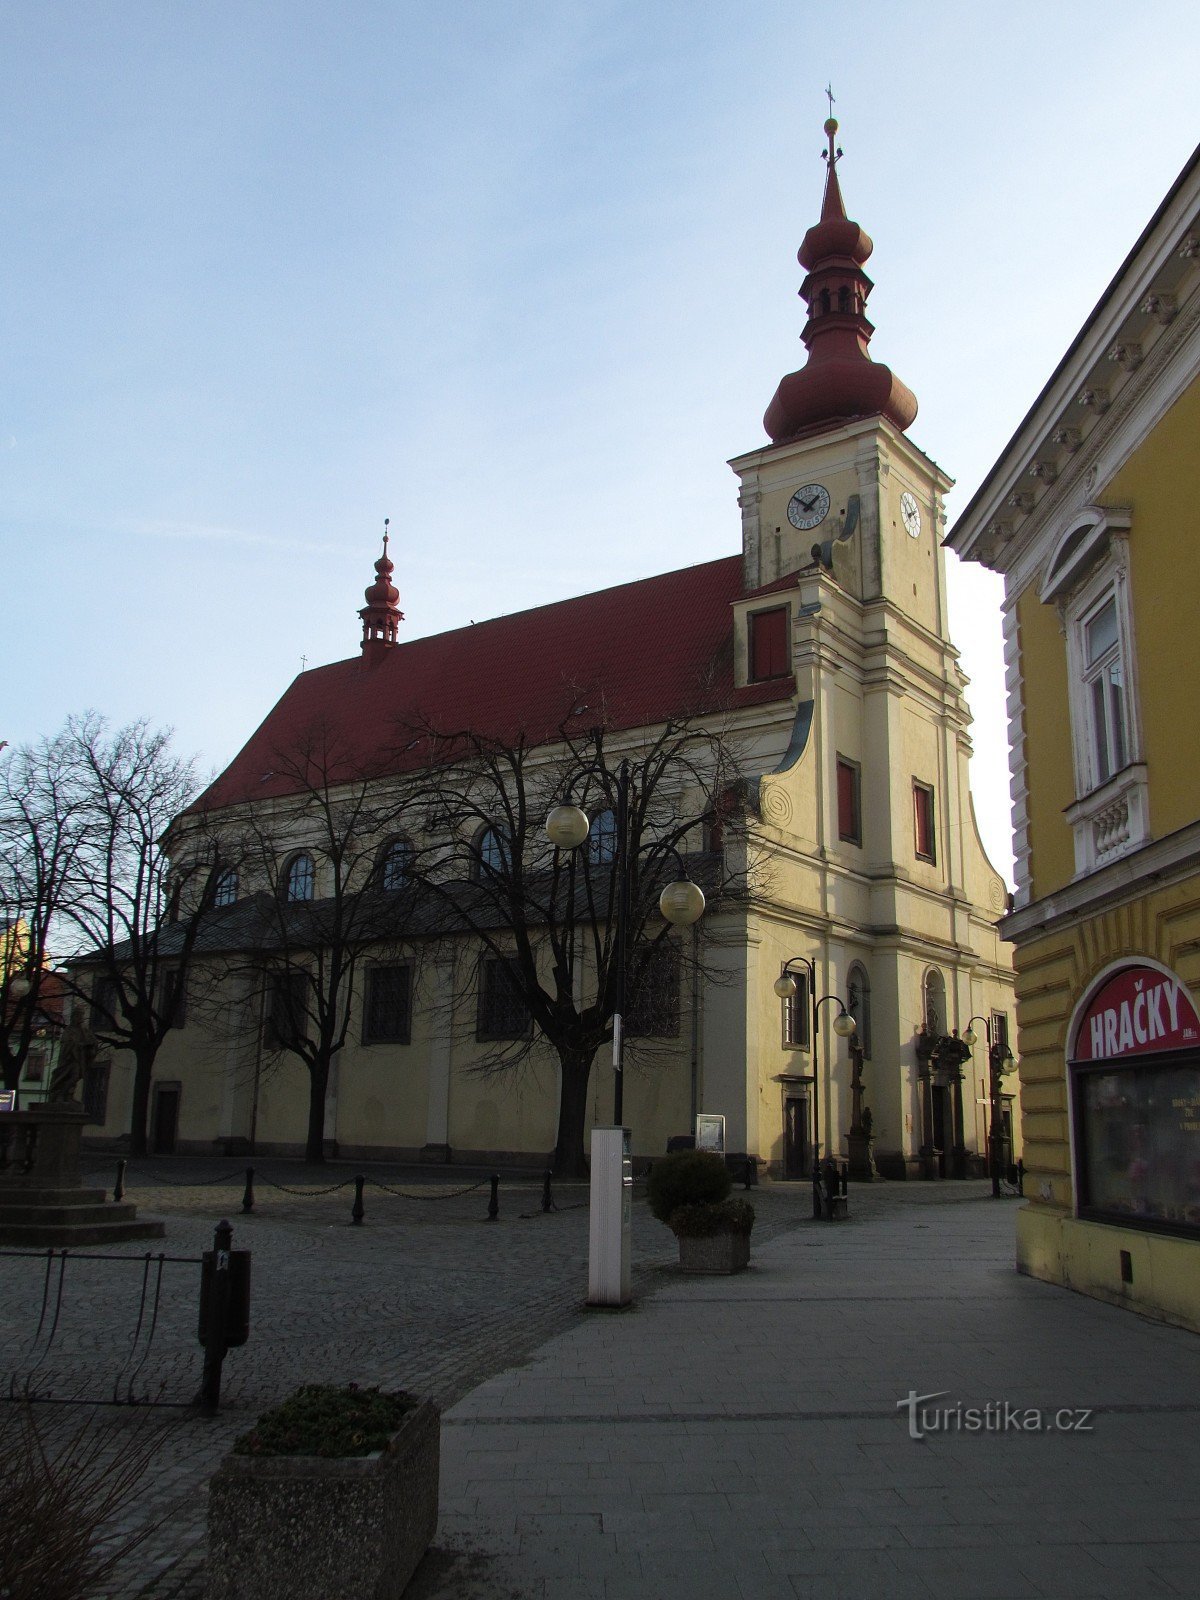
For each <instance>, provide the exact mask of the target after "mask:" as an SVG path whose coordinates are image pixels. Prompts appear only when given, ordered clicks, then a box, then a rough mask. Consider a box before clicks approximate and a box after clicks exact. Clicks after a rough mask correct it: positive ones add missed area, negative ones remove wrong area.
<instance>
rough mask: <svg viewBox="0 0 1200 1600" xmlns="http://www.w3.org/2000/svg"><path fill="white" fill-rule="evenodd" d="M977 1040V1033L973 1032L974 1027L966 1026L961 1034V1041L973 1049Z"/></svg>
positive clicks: (969, 1048)
mask: <svg viewBox="0 0 1200 1600" xmlns="http://www.w3.org/2000/svg"><path fill="white" fill-rule="evenodd" d="M978 1042H979V1035H978V1034H977V1033H976V1032H975V1029H974V1028H968V1029H967V1031H966V1033H964V1034H963V1043H964V1044H965V1045H966V1047H967V1049H968V1050H974V1048H975V1046H976V1045H977V1044H978Z"/></svg>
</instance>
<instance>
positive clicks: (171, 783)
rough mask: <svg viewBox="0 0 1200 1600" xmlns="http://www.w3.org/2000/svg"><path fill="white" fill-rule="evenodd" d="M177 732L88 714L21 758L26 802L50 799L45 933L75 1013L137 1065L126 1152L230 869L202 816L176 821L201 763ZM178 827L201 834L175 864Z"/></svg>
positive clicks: (142, 1131) (141, 1131) (139, 1141)
mask: <svg viewBox="0 0 1200 1600" xmlns="http://www.w3.org/2000/svg"><path fill="white" fill-rule="evenodd" d="M170 742H171V735H170V733H169V732H155V731H154V730H152V729H151V728H150V727H149V726H148V724H147V723H146V722H144V721H141V722H134V723H130V724H129V726H128V727H125V728H118V729H116V730H115V731H111V732H110V731H109V728H108V725H107V724H106V722H105V721H104V719H103V718H101V717H99V716H97V715H96V714H95V713H92V712H89V713H86V714H84V715H83V716H79V717H72V718H70V719H69V720H68V722H67V724H66V727H65V728H64V729H63V731H62V733H60V734H59V735H58V736H57V737H56V738H55V739H53V740H50V741H46V742H43V744H41V745H39V746H37V747H35V748H34V749H33V750H31V751H27V752H21V753H20V755H21V761H22V765H21V772H22V775H23V777H24V778H26V779H28V781H29V783H30V792H31V793H32V794H35V795H37V794H40V795H44V796H46V797H48V798H49V797H51V796H52V797H54V807H53V808H50V806H49V804H48V802H47V804H46V805H44V806H43V813H44V814H47V815H49V817H50V818H51V823H50V824H49V826H48V828H47V830H45V837H46V838H47V839H50V840H53V839H54V825H55V824H54V819H56V818H58V817H59V816H61V817H62V818H63V819H64V821H63V825H62V830H61V842H60V843H59V844H58V846H57V848H58V851H59V854H60V855H61V858H62V867H61V872H60V873H59V874H58V875H57V876H55V875H54V874H52V873H51V872H50V871H49V870H47V871H46V872H45V873H44V874H43V898H42V900H41V902H39V909H38V912H37V926H38V927H39V929H40V930H41V932H40V937H41V939H42V941H43V942H42V950H41V953H42V955H43V956H44V955H45V953H46V951H47V950H48V948H49V945H50V943H51V941H53V943H54V945H55V948H56V949H57V951H58V953H59V956H60V958H61V960H62V961H63V963H64V964H65V966H66V968H67V975H66V978H65V988H66V993H67V1005H68V1007H71V1006H72V1005H74V1004H86V1005H89V1006H90V1007H91V1010H92V1021H93V1027H94V1030H95V1032H96V1033H97V1035H98V1037H99V1038H100V1040H101V1041H102V1042H103V1043H105V1044H108V1045H111V1046H112V1047H114V1048H116V1049H125V1050H128V1051H130V1053H131V1054H132V1056H133V1060H134V1083H133V1100H132V1112H131V1118H130V1128H129V1137H130V1147H131V1149H132V1151H133V1152H134V1154H137V1155H140V1154H144V1152H145V1150H146V1144H147V1139H146V1122H147V1114H148V1110H149V1101H150V1079H151V1074H152V1072H153V1068H154V1061H155V1057H156V1056H157V1054H158V1051H159V1049H160V1047H161V1045H162V1043H163V1040H164V1039H165V1038H166V1036H167V1034H168V1032H169V1031H170V1029H171V1028H172V1027H174V1026H175V1024H176V1021H177V1019H178V1017H179V1014H180V1008H181V1005H182V997H183V994H184V992H185V987H186V984H187V980H188V974H189V971H190V969H191V965H192V960H193V956H194V953H195V947H196V942H197V939H198V938H199V936H200V933H201V930H202V928H203V926H204V920H205V915H206V913H207V912H208V911H209V910H210V909H211V906H212V904H213V901H214V899H215V897H216V889H217V883H218V881H219V878H220V874H221V871H222V862H221V860H220V858H219V856H218V854H217V852H216V849H215V846H214V845H213V844H212V842H211V840H210V841H208V843H207V845H206V846H204V847H201V846H200V844H199V843H198V839H199V837H200V836H201V835H202V834H203V822H202V819H201V818H199V817H195V818H190V819H184V820H183V821H177V819H179V818H180V814H181V813H183V812H184V810H185V808H186V807H187V805H188V803H189V802H190V801H191V800H192V798H193V797H194V795H195V794H196V791H197V789H198V787H199V784H198V781H197V777H196V771H195V763H194V762H192V761H188V760H183V759H181V758H180V757H178V756H176V755H174V754H173V752H172V751H171V748H170ZM172 827H174V828H175V830H176V832H178V831H179V830H181V829H184V830H186V831H188V832H189V833H191V834H192V835H193V839H192V843H191V847H190V848H189V849H188V851H186V852H184V853H183V854H182V856H181V861H182V864H181V865H180V866H179V867H178V868H177V867H175V866H173V865H172V862H171V859H170V854H169V851H168V841H169V838H170V836H171V830H172Z"/></svg>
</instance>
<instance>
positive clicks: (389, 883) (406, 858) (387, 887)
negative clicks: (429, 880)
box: [379, 839, 413, 894]
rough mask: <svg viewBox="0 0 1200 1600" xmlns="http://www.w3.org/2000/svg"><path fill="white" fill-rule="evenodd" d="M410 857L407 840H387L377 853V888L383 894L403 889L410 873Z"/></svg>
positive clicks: (411, 850)
mask: <svg viewBox="0 0 1200 1600" xmlns="http://www.w3.org/2000/svg"><path fill="white" fill-rule="evenodd" d="M412 856H413V849H412V845H411V844H410V843H409V841H408V840H407V839H389V840H388V842H387V844H385V845H384V847H383V849H382V850H381V851H380V852H379V887H380V888H381V889H382V890H383V891H384V893H385V894H394V893H395V892H396V890H397V889H403V888H404V885H405V884H406V883H407V882H408V880H409V875H410V873H411V871H412Z"/></svg>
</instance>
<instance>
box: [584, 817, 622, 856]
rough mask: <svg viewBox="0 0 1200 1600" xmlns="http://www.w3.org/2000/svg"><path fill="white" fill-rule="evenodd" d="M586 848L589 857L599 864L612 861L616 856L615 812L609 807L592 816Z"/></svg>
mask: <svg viewBox="0 0 1200 1600" xmlns="http://www.w3.org/2000/svg"><path fill="white" fill-rule="evenodd" d="M587 850H588V855H589V856H590V858H591V859H592V860H593V861H595V862H597V863H600V864H603V863H605V862H608V861H612V860H613V859H614V858H615V857H616V854H617V814H616V812H615V811H613V810H612V808H611V807H609V808H608V809H606V810H604V811H601V812H599V813H598V814H597V815H596V816H595V817H593V818H592V826H591V828H590V830H589V832H588V842H587Z"/></svg>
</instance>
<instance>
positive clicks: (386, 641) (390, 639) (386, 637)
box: [358, 517, 404, 660]
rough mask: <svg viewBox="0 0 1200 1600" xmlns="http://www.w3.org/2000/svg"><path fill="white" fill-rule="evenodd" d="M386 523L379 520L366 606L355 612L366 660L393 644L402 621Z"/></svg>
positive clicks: (366, 593) (385, 519)
mask: <svg viewBox="0 0 1200 1600" xmlns="http://www.w3.org/2000/svg"><path fill="white" fill-rule="evenodd" d="M389 520H390V519H389V518H388V517H384V519H383V554H382V555H381V556H380V558H379V560H378V561H377V562H376V563H375V582H374V583H373V584H371V586H370V587H369V588H368V589H367V590H366V591H365V595H364V598H365V599H366V602H367V603H366V605H365V606H364V607H363V608H362V610H361V611H360V612H359V613H358V614H359V616H360V617H361V618H362V625H363V636H362V650H363V655H364V656H365V657H366V658H367V659H369V660H373V659H375V658H376V657H377V656H378V655H379V654H380V652H381V651H384V650H387V649H389V648H390V647H391V646H392V645H394V644H395V642H396V635H397V633H398V632H399V631H400V624H401V623H402V622H403V621H404V613H403V611H401V610H400V607H399V606H398V605H397V603H396V602H397V601H398V600H399V599H400V591H399V589H397V587H396V585H395V584H394V583H393V582H392V573H393V571H394V570H395V568H394V566H393V564H392V562H391V561H390V560H389V558H388V531H387V530H388V522H389Z"/></svg>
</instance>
